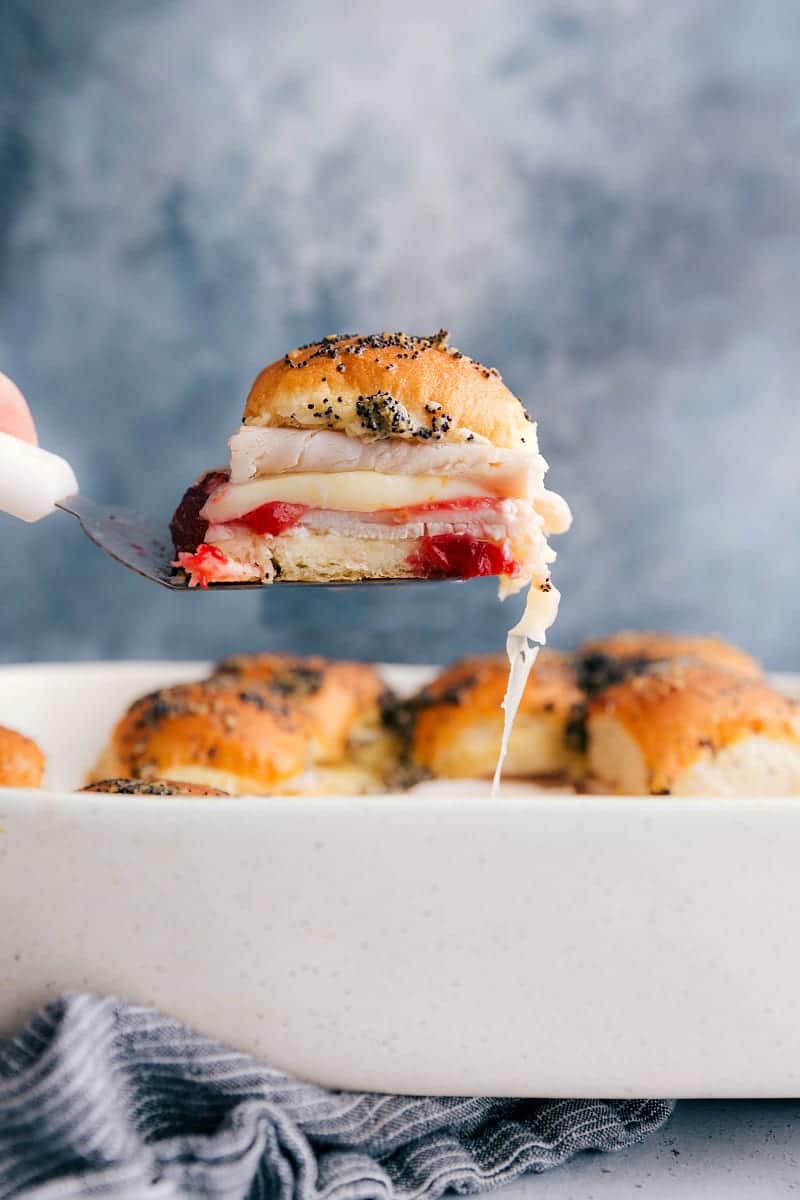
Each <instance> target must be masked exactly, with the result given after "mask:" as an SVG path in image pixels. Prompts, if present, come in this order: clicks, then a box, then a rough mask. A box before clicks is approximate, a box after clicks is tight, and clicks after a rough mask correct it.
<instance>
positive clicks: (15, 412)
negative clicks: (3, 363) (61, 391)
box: [0, 371, 37, 445]
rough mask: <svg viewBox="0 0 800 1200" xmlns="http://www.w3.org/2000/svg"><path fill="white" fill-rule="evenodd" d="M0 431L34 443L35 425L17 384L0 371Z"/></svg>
mask: <svg viewBox="0 0 800 1200" xmlns="http://www.w3.org/2000/svg"><path fill="white" fill-rule="evenodd" d="M0 433H10V434H11V435H12V436H13V437H18V438H21V439H22V441H23V442H33V444H34V445H36V441H37V438H36V426H35V425H34V423H33V417H32V416H31V410H30V409H29V408H28V405H27V403H26V401H25V397H24V396H23V394H22V392H21V391H20V390H19V388H18V387H17V385H16V384H15V383H14V382H13V381H12V380H11V379H9V378H8V376H7V375H4V374H3V373H2V371H0Z"/></svg>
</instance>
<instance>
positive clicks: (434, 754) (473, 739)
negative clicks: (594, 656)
mask: <svg viewBox="0 0 800 1200" xmlns="http://www.w3.org/2000/svg"><path fill="white" fill-rule="evenodd" d="M507 683H508V659H507V658H506V657H505V656H504V655H487V656H485V657H478V658H468V659H464V660H463V661H462V662H458V663H455V664H454V665H453V666H452V667H448V668H447V669H446V670H445V671H443V672H442V673H441V675H439V676H437V678H436V679H435V680H434V681H433V683H431V684H429V685H428V686H427V687H426V688H424V689H423V690H422V692H421V693H420V694H419V695H418V696H417V697H416V699H415V701H413V702H412V722H413V724H412V741H411V753H412V757H413V760H414V762H415V763H416V764H417V765H418V766H419V767H422V768H424V769H425V770H426V771H429V772H430V773H431V774H432V775H437V776H441V777H446V778H470V777H472V778H476V777H477V778H487V777H489V776H491V775H492V774H493V773H494V769H495V766H496V765H497V757H498V754H499V752H500V740H501V736H502V732H503V712H502V709H501V707H500V705H501V702H502V700H503V696H504V695H505V690H506V685H507ZM582 701H583V693H582V692H581V690H580V688H579V687H578V684H577V680H576V676H575V668H574V666H573V665H572V662H571V661H570V659H568V658H566V657H565V656H564V655H561V654H558V653H557V652H556V651H555V650H541V651H540V652H539V657H538V659H537V660H536V664H535V665H534V668H533V670H532V671H531V674H530V677H529V679H528V684H527V687H526V688H525V692H524V695H523V697H522V701H521V702H520V706H519V711H518V714H517V719H516V721H515V723H514V730H513V732H512V735H511V741H510V745H509V751H508V756H507V758H506V763H505V766H504V769H503V774H504V776H505V777H506V778H514V777H517V778H524V777H526V776H528V777H529V776H535V775H556V774H561V773H562V772H566V771H572V770H573V769H574V768H575V767H576V766H577V765H578V762H579V756H578V755H576V754H575V753H574V752H573V751H571V750H570V748H569V747H568V745H567V743H566V741H565V732H566V729H567V726H568V724H569V721H570V719H571V717H572V716H573V714H574V712H575V710H576V709H577V708H578V707H579V706H580V705H581V703H582Z"/></svg>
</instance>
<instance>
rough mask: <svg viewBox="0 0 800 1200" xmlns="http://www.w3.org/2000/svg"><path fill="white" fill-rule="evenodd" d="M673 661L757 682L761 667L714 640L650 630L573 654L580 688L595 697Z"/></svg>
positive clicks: (630, 632)
mask: <svg viewBox="0 0 800 1200" xmlns="http://www.w3.org/2000/svg"><path fill="white" fill-rule="evenodd" d="M674 659H684V660H686V661H694V662H702V663H707V664H708V665H709V666H713V667H724V668H725V669H727V670H729V671H736V672H737V673H738V674H740V675H747V676H748V677H749V678H750V679H760V678H761V676H762V674H763V672H762V670H761V666H760V664H759V663H758V662H756V660H755V659H754V658H752V657H751V656H750V655H749V654H746V653H745V651H744V650H740V649H739V647H738V646H733V645H731V643H730V642H726V641H723V640H722V638H718V637H705V636H700V637H693V636H689V635H686V634H673V633H661V632H656V631H653V630H623V631H621V632H619V633H612V634H609V635H608V636H607V637H603V638H593V639H592V640H591V641H587V642H584V643H583V645H582V646H581V647H580V648H579V650H578V653H577V660H578V675H579V679H580V684H581V687H582V688H583V689H584V691H585V692H587V693H588V694H589V695H595V694H596V693H597V692H599V691H602V690H603V688H606V687H609V686H610V685H611V684H613V683H621V682H622V680H623V679H628V678H630V677H631V676H632V675H638V674H641V672H642V671H644V670H647V668H648V667H651V666H652V665H653V664H654V663H658V662H669V661H671V660H674Z"/></svg>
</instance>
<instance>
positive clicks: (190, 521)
mask: <svg viewBox="0 0 800 1200" xmlns="http://www.w3.org/2000/svg"><path fill="white" fill-rule="evenodd" d="M227 482H228V472H227V471H209V472H208V474H207V475H204V476H203V477H202V479H199V480H198V481H197V483H193V484H192V486H191V487H190V488H188V489H187V491H186V492H185V493H184V496H183V499H182V500H181V502H180V504H179V505H178V507H177V508H176V510H175V516H174V517H173V518H172V520H171V521H170V523H169V531H170V533H171V534H172V541H173V543H174V545H175V549H176V550H178V551H181V550H186V551H189V552H191V551H193V550H196V549H197V547H198V546H199V545H200V543H201V542H202V540H203V538H204V537H205V536H206V530H207V529H208V521H204V520H203V518H202V517H201V516H200V510H201V508H202V507H203V505H204V504H205V502H206V500H207V499H208V497H209V496H210V495H211V493H212V492H213V491H214V489H215V488H218V487H220V486H221V485H222V484H223V483H227Z"/></svg>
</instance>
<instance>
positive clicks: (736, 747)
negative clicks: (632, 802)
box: [588, 662, 800, 796]
mask: <svg viewBox="0 0 800 1200" xmlns="http://www.w3.org/2000/svg"><path fill="white" fill-rule="evenodd" d="M588 735H589V773H590V786H591V788H592V790H593V791H602V792H611V793H614V792H616V793H619V794H623V795H647V794H654V795H666V794H672V795H677V796H731V795H765V796H785V795H800V711H799V710H798V707H797V705H795V704H794V703H792V701H790V700H788V699H787V698H786V697H785V696H783V695H781V693H780V692H777V691H775V690H774V689H773V688H771V687H769V686H768V685H767V684H766V683H764V682H762V681H761V680H759V679H754V678H752V677H748V676H747V675H743V674H741V673H737V672H734V671H728V670H725V669H724V668H721V667H715V666H709V665H708V664H705V663H699V662H695V663H682V662H673V663H664V664H661V665H657V666H655V667H652V668H650V669H648V670H646V671H644V672H643V673H642V674H640V675H636V676H634V677H632V678H630V679H628V680H625V681H623V682H622V683H617V684H614V685H612V686H611V687H609V688H606V689H605V690H604V691H602V692H600V693H598V695H596V696H595V697H594V699H593V700H591V702H590V704H589V711H588Z"/></svg>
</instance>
